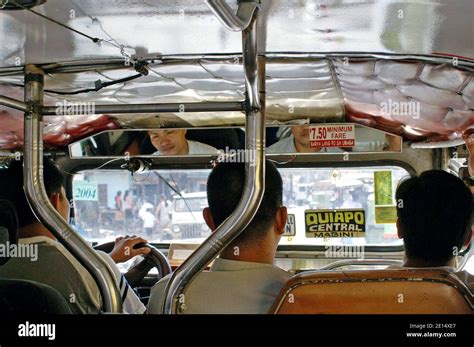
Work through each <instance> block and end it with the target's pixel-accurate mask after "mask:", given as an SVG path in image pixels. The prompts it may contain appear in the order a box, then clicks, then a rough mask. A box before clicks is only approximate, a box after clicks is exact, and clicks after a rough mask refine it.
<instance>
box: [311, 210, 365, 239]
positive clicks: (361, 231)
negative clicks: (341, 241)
mask: <svg viewBox="0 0 474 347" xmlns="http://www.w3.org/2000/svg"><path fill="white" fill-rule="evenodd" d="M304 219H305V230H306V237H322V238H329V237H365V210H364V209H341V210H306V211H304Z"/></svg>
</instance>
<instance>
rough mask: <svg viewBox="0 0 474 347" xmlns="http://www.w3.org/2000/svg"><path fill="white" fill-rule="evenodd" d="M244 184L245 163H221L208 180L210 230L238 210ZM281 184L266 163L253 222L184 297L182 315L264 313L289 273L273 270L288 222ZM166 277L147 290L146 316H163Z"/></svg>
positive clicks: (200, 276) (205, 211) (274, 170)
mask: <svg viewBox="0 0 474 347" xmlns="http://www.w3.org/2000/svg"><path fill="white" fill-rule="evenodd" d="M244 181H245V165H244V164H243V163H219V164H218V165H217V166H216V167H215V168H214V169H213V170H212V172H211V174H210V175H209V179H208V181H207V199H208V203H209V207H206V208H205V209H204V211H203V215H204V219H205V221H206V223H207V225H208V226H209V228H210V229H211V230H212V231H214V230H215V229H216V228H217V227H218V226H219V225H220V224H221V223H222V222H223V221H224V220H225V219H226V218H227V217H229V216H230V215H231V213H232V212H233V211H234V210H235V208H236V207H237V204H238V202H239V200H240V197H241V196H242V193H243V189H244ZM282 190H283V188H282V179H281V176H280V174H279V172H278V170H277V169H276V167H275V166H274V165H273V164H272V163H271V162H269V161H267V162H266V172H265V194H264V197H263V200H262V203H261V205H260V207H259V209H258V211H257V214H256V215H255V217H254V219H253V221H252V222H251V223H250V224H249V226H248V227H247V228H245V230H244V231H242V233H241V234H240V235H239V236H238V237H237V238H236V239H235V240H234V241H233V242H232V243H231V244H230V245H229V246H228V247H226V248H225V249H224V250H223V251H222V252H221V254H220V256H219V258H217V259H216V260H215V261H214V263H213V264H212V266H211V269H210V271H208V272H202V273H200V274H199V275H198V276H197V277H196V278H195V279H194V281H193V282H192V283H191V284H190V286H189V287H188V289H187V291H186V293H185V305H186V310H185V311H184V312H183V313H224V314H225V313H267V312H268V310H269V308H270V306H271V305H272V303H273V301H274V300H275V299H276V296H277V295H278V293H279V291H280V289H281V288H282V286H283V285H284V284H285V283H286V281H287V280H288V279H289V278H290V274H289V273H288V272H286V271H284V270H282V269H280V268H278V267H276V266H275V265H273V262H274V259H275V253H276V250H277V246H278V243H279V241H280V238H281V235H282V234H283V232H284V228H285V223H286V216H287V212H286V207H284V206H282ZM168 281H169V276H167V277H165V278H163V279H161V280H160V281H159V282H158V283H157V284H155V286H154V287H153V288H152V290H151V296H150V301H149V303H148V313H154V314H159V313H162V307H163V299H164V293H165V288H166V285H167V283H168Z"/></svg>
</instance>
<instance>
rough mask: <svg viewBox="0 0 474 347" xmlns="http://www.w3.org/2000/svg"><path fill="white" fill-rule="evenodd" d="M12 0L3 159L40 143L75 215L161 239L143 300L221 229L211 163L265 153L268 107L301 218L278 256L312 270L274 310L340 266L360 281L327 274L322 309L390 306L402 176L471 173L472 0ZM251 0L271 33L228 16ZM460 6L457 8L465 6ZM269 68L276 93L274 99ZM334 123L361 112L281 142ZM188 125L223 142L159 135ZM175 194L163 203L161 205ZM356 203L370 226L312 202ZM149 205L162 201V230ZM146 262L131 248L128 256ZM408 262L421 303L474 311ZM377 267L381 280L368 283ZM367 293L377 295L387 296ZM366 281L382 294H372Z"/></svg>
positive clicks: (439, 278) (464, 254) (80, 227)
mask: <svg viewBox="0 0 474 347" xmlns="http://www.w3.org/2000/svg"><path fill="white" fill-rule="evenodd" d="M4 3H5V5H4V7H3V8H1V7H0V20H1V25H0V34H1V36H2V41H1V45H2V50H1V51H0V56H1V59H0V61H1V62H0V64H1V66H0V149H1V151H2V152H1V165H2V167H3V168H7V167H8V165H9V162H11V161H12V160H15V159H16V158H18V157H19V156H24V155H25V152H26V151H29V150H31V151H38V152H34V153H35V155H36V156H38V155H39V154H41V155H42V154H43V153H44V155H46V156H48V157H50V158H52V159H53V160H54V161H55V163H56V164H57V165H58V166H59V167H60V169H61V171H62V172H63V173H64V175H65V177H66V181H65V186H66V193H67V195H68V198H69V199H70V201H71V220H70V221H68V222H69V223H70V224H71V225H72V227H73V229H72V230H73V232H74V233H75V234H76V235H77V237H80V238H83V239H85V240H86V241H87V242H88V243H89V244H90V245H91V246H93V247H99V248H101V249H105V250H106V249H108V248H110V245H111V242H112V241H114V239H115V238H116V237H118V236H121V235H122V236H123V235H126V234H128V235H131V234H135V235H139V236H142V237H144V238H146V239H147V240H148V241H149V242H150V244H151V245H152V246H153V247H154V248H155V249H156V250H158V252H157V254H155V256H156V258H155V259H153V261H152V265H151V266H148V267H147V268H146V271H145V272H143V273H141V274H140V276H138V277H136V278H134V280H133V282H132V283H133V284H134V287H135V289H136V290H137V292H138V293H139V294H140V297H141V300H142V301H143V302H144V303H146V302H147V300H148V296H149V292H150V288H151V287H152V286H153V284H154V283H156V282H157V281H158V280H159V279H160V278H161V277H163V275H166V274H167V273H168V272H170V271H176V269H178V268H179V267H180V266H181V265H182V264H183V263H185V261H186V259H188V258H189V257H190V256H191V255H192V254H193V252H195V251H196V249H198V248H199V247H200V246H201V245H202V244H203V243H205V242H207V241H208V239H209V238H210V236H211V233H210V231H209V229H208V228H207V226H206V225H205V223H204V220H203V217H202V209H203V208H204V207H206V206H207V201H206V195H205V192H206V180H207V177H208V175H209V172H210V170H211V169H212V167H213V165H216V163H217V162H218V161H219V158H221V159H222V158H227V159H229V158H232V157H234V158H235V156H237V155H239V154H241V153H247V154H248V153H250V152H251V153H253V154H255V153H256V152H255V151H256V149H255V148H254V149H252V150H253V151H254V152H252V151H249V152H246V150H248V149H249V148H248V146H249V142H251V141H249V140H248V139H249V138H252V136H257V135H256V134H255V132H252V131H249V129H250V130H254V129H252V128H250V126H249V124H248V123H249V119H250V118H249V117H250V115H252V114H254V113H260V114H261V116H262V117H264V118H263V119H264V129H263V130H262V136H264V138H265V145H266V154H265V156H266V158H267V159H269V160H271V161H272V162H274V163H275V165H276V166H277V167H278V169H279V171H280V173H281V175H282V179H283V186H284V192H283V193H284V194H283V200H284V201H283V202H284V205H285V206H287V208H288V215H289V217H288V221H287V227H286V231H285V234H284V236H283V237H282V239H281V242H280V245H279V247H278V251H277V255H276V260H275V264H276V265H278V266H280V267H281V268H283V269H285V270H288V271H290V272H291V273H292V274H294V275H298V276H300V277H297V278H296V279H293V281H294V282H292V283H289V284H288V286H287V288H289V289H288V290H287V291H284V292H283V293H282V298H279V299H278V300H277V302H276V303H275V305H274V308H273V312H280V313H292V312H293V311H292V310H295V312H296V313H305V312H306V311H305V310H304V308H302V307H299V308H298V307H296V306H291V307H286V306H285V295H286V296H287V295H290V294H291V292H290V291H291V290H301V291H303V292H304V291H305V290H308V292H307V293H306V294H307V296H308V299H307V300H308V301H307V302H309V303H310V304H311V305H313V304H314V305H323V303H321V302H317V303H313V302H312V301H311V300H312V299H311V297H313V298H314V292H312V291H311V290H310V289H308V287H305V288H303V289H298V288H300V287H297V286H296V287H295V283H300V282H304V281H307V282H308V281H309V282H311V283H318V281H319V282H321V283H323V282H324V281H328V282H330V283H334V282H335V281H336V282H337V281H340V280H341V278H342V279H344V278H346V279H347V278H350V279H351V280H350V281H349V282H350V283H345V284H346V285H347V288H343V287H342V286H341V288H342V289H341V292H340V296H339V297H338V296H337V295H336V296H334V295H333V291H332V290H331V289H327V288H326V289H323V290H322V293H323V295H325V297H326V298H328V299H327V301H326V302H325V303H324V305H326V306H327V307H326V308H324V309H321V311H317V312H321V313H326V312H339V311H338V310H340V307H341V306H345V307H349V306H350V307H354V309H353V311H351V312H350V313H357V312H361V311H363V312H369V313H370V312H372V311H373V312H376V311H377V306H380V305H379V304H380V302H384V300H385V299H384V298H386V296H387V295H396V294H394V293H397V292H396V291H394V290H395V289H394V288H400V287H396V286H395V285H394V286H392V287H390V285H389V284H387V283H386V282H387V281H385V282H384V283H382V284H381V286H380V287H378V286H377V285H378V284H379V283H378V282H377V281H368V280H367V279H370V278H371V276H377V275H379V276H382V277H383V276H388V277H389V278H395V277H396V275H395V274H393V273H392V274H389V275H387V274H386V273H385V274H383V270H384V269H385V268H387V267H388V266H393V265H401V264H402V261H403V258H404V248H403V242H402V241H401V240H400V239H399V238H398V237H397V229H396V225H395V222H396V209H395V203H396V202H395V197H394V194H395V189H396V187H397V184H398V182H399V181H400V180H402V179H403V178H404V177H407V176H410V175H417V174H420V173H421V172H423V171H425V170H429V169H443V170H447V171H449V172H451V173H452V174H454V175H458V176H461V177H462V176H463V175H464V176H466V172H467V167H468V157H469V152H468V149H467V147H466V145H465V144H464V141H463V138H462V136H463V134H464V133H467V132H469V131H471V130H472V129H474V128H473V127H474V78H473V71H474V60H473V59H472V58H469V57H472V56H473V51H472V42H473V33H472V23H471V21H472V15H473V8H472V3H471V2H470V0H460V1H455V2H451V1H449V2H442V3H441V2H439V1H435V0H429V1H424V2H422V3H421V2H420V3H417V2H406V1H395V0H394V1H335V0H334V1H322V2H321V1H310V0H308V1H294V2H286V1H275V0H272V1H256V2H252V1H251V2H245V1H241V2H238V1H227V2H222V1H212V0H210V1H207V2H206V3H207V4H206V3H205V2H202V3H201V2H198V1H160V2H156V1H149V2H147V1H145V2H133V1H123V2H122V1H117V2H115V1H114V2H113V5H110V4H106V3H105V2H104V1H77V0H69V1H54V0H47V1H44V0H43V1H36V2H35V1H20V0H18V1H9V2H4ZM33 3H35V4H34V5H35V6H33V5H32V4H33ZM249 4H250V5H252V4H253V5H254V6H257V8H258V10H257V11H256V12H251V14H250V17H251V19H249V21H250V24H249V25H250V26H254V28H253V29H252V30H254V31H255V33H253V32H252V30H247V29H245V30H244V34H242V32H239V31H231V30H228V28H226V25H224V24H225V23H224V24H223V23H221V19H219V13H221V12H219V10H216V8H218V7H219V6H226V7H227V8H230V9H231V12H233V13H235V12H236V11H237V9H238V8H239V9H241V10H239V12H238V15H240V17H239V18H240V19H241V21H243V20H242V18H244V15H246V14H247V15H249V14H248V13H246V11H250V10H249V9H248V8H247V7H246V6H250V5H249ZM207 5H209V6H207ZM229 6H230V7H229ZM15 7H16V8H15ZM32 11H34V12H36V13H34V12H32ZM452 11H457V15H456V16H455V17H453V16H449V15H448V14H449V13H450V12H452ZM367 13H370V15H366V14H367ZM221 14H222V13H221ZM40 15H41V16H40ZM44 16H46V17H48V18H50V19H51V18H52V19H55V20H57V21H59V22H61V23H63V24H67V25H68V26H69V27H71V28H74V29H76V30H78V31H80V32H81V33H87V35H88V37H86V36H84V35H83V34H78V33H76V32H73V31H71V30H70V29H67V28H64V27H61V26H58V24H57V23H54V22H52V21H51V20H49V19H45V18H44ZM354 18H357V19H354ZM224 22H225V21H224ZM252 23H253V24H252ZM227 26H230V27H232V25H230V24H229V23H227ZM440 26H441V28H443V30H439V27H440ZM170 28H173V29H172V30H170ZM454 32H457V34H456V35H455V34H454ZM459 33H463V35H458V34H459ZM253 34H255V38H254V39H255V40H256V41H257V43H256V45H257V46H256V48H257V49H256V51H257V52H258V53H257V52H255V56H254V57H253V58H254V59H255V61H254V63H255V62H257V60H258V64H253V65H252V64H251V63H252V61H251V58H249V57H248V56H245V55H246V54H249V56H251V54H252V53H249V51H251V49H248V47H249V46H248V45H252V42H250V43H249V42H245V40H247V39H248V37H249V36H251V35H253ZM243 41H244V48H247V50H245V49H244V52H246V53H245V54H243V53H242V51H243V48H242V42H243ZM249 41H252V40H249ZM257 56H258V59H257ZM249 66H250V68H249ZM25 67H27V68H25ZM252 68H253V69H255V70H254V71H253V72H254V73H256V74H258V76H259V78H260V80H259V81H260V82H259V83H260V88H263V91H264V93H263V95H264V96H263V102H261V103H260V104H259V105H258V107H257V108H254V106H255V105H254V104H253V103H255V100H254V99H252V97H251V94H252V93H253V91H252V90H251V88H252V87H255V86H252V83H251V81H252V80H251V79H250V78H249V76H251V75H252V74H251V73H249V72H248V70H249V69H252ZM25 69H26V71H33V72H34V73H35V74H40V75H41V76H42V78H43V79H44V91H43V92H44V95H41V97H40V98H39V99H35V98H34V97H33V98H31V97H30V98H29V99H28V97H29V96H28V93H30V94H34V93H33V92H32V91H31V90H32V89H34V88H30V90H29V91H28V92H27V91H25V90H26V89H27V88H28V86H27V83H30V82H31V81H29V80H27V79H26V78H25ZM28 69H31V70H28ZM38 70H39V71H40V72H38ZM246 73H248V75H246ZM254 77H255V76H254ZM254 80H255V78H254ZM249 81H250V82H249ZM31 83H35V81H33V82H31ZM262 84H263V87H262ZM260 92H262V90H260ZM24 95H25V97H26V99H25V101H23V98H24ZM257 95H258V93H257ZM260 95H262V93H261V94H260ZM34 103H37V106H34V107H33V108H32V107H30V106H31V105H32V104H34ZM257 104H258V103H257ZM153 105H154V106H153ZM25 112H26V114H29V113H30V114H32V113H35V112H37V113H39V115H40V116H39V117H38V119H37V120H38V123H37V124H39V127H40V130H38V131H39V133H40V136H39V137H38V138H37V139H36V140H38V141H41V143H42V144H43V145H42V146H37V145H35V146H33V145H32V143H33V144H35V143H34V142H32V141H33V140H32V138H30V139H28V138H27V137H28V136H29V135H28V134H30V133H31V129H32V128H31V124H30V125H28V126H27V127H26V129H27V130H24V128H25V126H24V124H26V123H25V116H24V114H25ZM32 124H34V123H32ZM331 126H332V127H337V126H346V128H347V126H348V127H349V128H348V129H350V130H349V131H347V130H346V131H345V135H342V136H349V138H351V136H352V137H353V138H354V139H355V142H354V143H349V142H347V143H346V142H338V143H337V144H336V145H335V144H334V143H332V144H326V145H327V146H329V147H331V148H337V150H335V151H327V152H324V151H321V152H308V153H302V152H298V151H282V150H279V151H276V152H275V151H272V150H271V147H272V145H275V144H276V143H277V142H278V141H281V140H283V139H288V138H290V137H291V136H294V135H292V129H300V128H304V129H306V130H307V132H306V133H305V135H304V136H306V139H308V138H312V137H311V136H317V135H318V134H317V131H318V129H326V130H327V129H328V128H329V127H331ZM318 127H319V128H318ZM308 129H309V130H308ZM311 129H313V130H314V131H315V132H316V134H313V135H311V131H313V130H311ZM176 130H178V131H182V130H186V139H187V140H188V141H196V142H199V143H204V144H207V145H209V146H212V147H214V148H215V149H216V150H219V152H218V153H217V154H216V153H215V152H212V153H204V154H203V153H201V154H188V155H181V154H179V155H166V154H165V155H161V154H160V155H158V154H157V152H156V151H157V148H156V146H154V145H153V141H152V140H151V139H150V136H151V135H150V134H151V133H153V132H157V131H161V132H167V133H172V132H173V131H176ZM326 130H324V131H326ZM24 131H25V132H24ZM28 131H30V133H29V132H28ZM343 132H344V131H343ZM347 134H349V135H347ZM27 135H28V136H27ZM260 139H261V138H260ZM314 139H316V137H314ZM26 144H28V146H29V147H28V146H26ZM38 147H41V148H39V149H38ZM329 147H328V148H329ZM39 151H41V152H39ZM257 151H258V150H257ZM467 181H469V179H468V180H467ZM381 191H383V194H381V193H380V192H381ZM119 192H120V194H119ZM126 194H127V196H128V198H129V199H130V200H129V201H128V200H127V201H126V197H125V195H126ZM117 196H120V198H119V201H120V202H121V203H119V204H118V203H117ZM125 204H128V206H127V207H125V206H124V205H125ZM119 205H120V206H119ZM163 205H166V209H165V210H164V212H163V208H162V209H161V211H160V212H157V208H158V207H159V206H161V207H162V206H163ZM354 209H356V210H357V209H358V210H362V211H363V213H364V218H365V230H364V232H362V233H346V234H340V235H336V234H330V233H327V234H321V233H319V234H318V233H312V232H309V231H308V225H307V224H308V220H307V218H306V215H305V214H306V212H307V211H313V210H341V211H344V210H354ZM126 210H128V211H126ZM145 213H152V214H153V215H155V216H157V215H158V214H160V213H161V219H160V221H156V222H155V223H154V226H153V227H152V228H147V230H145V227H144V218H142V217H143V215H144V214H145ZM150 229H151V230H150ZM59 240H60V241H62V242H63V241H64V242H68V241H67V240H66V241H65V240H62V239H59ZM104 244H105V246H104ZM101 245H102V246H101ZM473 252H474V251H473V250H472V249H471V248H467V249H463V250H462V251H461V252H460V253H459V255H458V268H459V269H463V270H466V271H468V272H470V273H474V257H473ZM216 255H217V254H216ZM161 256H164V259H165V260H163V258H160V257H161ZM140 261H142V259H132V260H131V261H130V262H127V263H126V264H123V265H122V266H121V270H123V272H124V273H125V272H127V271H128V270H129V269H130V268H133V267H136V266H137V264H138V263H139V262H140ZM168 266H170V267H168ZM204 270H205V269H204ZM321 270H324V271H321ZM308 271H309V272H308ZM380 271H382V272H381V273H380ZM64 275H65V276H67V274H64ZM351 276H352V277H351ZM404 276H405V277H403V278H402V279H401V280H400V281H399V282H397V284H396V285H397V286H402V287H403V286H406V289H405V290H413V291H415V292H416V291H418V292H420V293H423V292H427V291H429V292H432V293H435V294H436V295H434V297H435V299H434V300H435V301H436V302H437V303H438V305H437V306H435V307H433V306H430V305H429V304H428V305H426V307H425V306H424V307H421V308H420V310H421V311H420V312H434V311H436V310H437V309H438V310H445V312H460V313H466V312H472V307H473V306H472V305H473V301H472V298H470V299H469V300H470V301H469V300H468V299H467V298H466V292H465V291H464V289H463V290H461V289H462V288H461V289H459V286H460V284H459V283H458V282H456V281H455V280H453V279H451V278H446V277H443V275H442V274H438V273H428V274H423V273H418V274H412V277H411V278H412V279H413V278H417V276H419V278H423V279H424V280H423V284H422V285H421V286H418V287H416V288H412V285H413V281H410V276H408V275H406V274H405V275H404ZM379 278H380V277H379ZM298 281H299V282H298ZM342 282H344V281H342ZM367 282H370V283H369V284H370V285H372V286H373V287H368V288H369V289H366V287H364V288H365V289H361V288H363V287H361V286H363V285H364V284H365V285H366V284H367ZM358 285H359V286H358ZM383 285H385V286H387V287H386V288H385V287H383ZM295 288H296V289H295ZM404 288H405V287H404ZM318 290H320V289H318ZM364 291H365V293H367V292H371V293H374V294H373V297H372V299H370V298H369V299H367V295H366V294H364V293H363V292H364ZM344 293H347V295H346V296H344V297H343V295H345V294H344ZM354 293H357V295H360V297H359V296H354V295H356V294H354ZM306 294H305V293H303V295H306ZM351 295H352V296H351ZM364 295H365V298H366V299H367V300H362V299H360V298H361V297H364ZM420 295H422V294H420ZM471 295H472V294H471ZM351 298H352V299H351ZM449 298H451V299H449ZM351 300H352V301H351ZM356 301H357V302H360V303H361V304H360V305H362V306H363V305H366V306H365V311H364V309H363V308H361V307H355V306H351V304H353V303H354V302H356ZM341 302H342V303H341ZM331 305H332V306H331ZM469 305H470V306H469ZM303 306H305V305H303ZM356 306H357V305H356ZM331 307H332V308H331ZM334 307H336V308H334ZM326 309H327V311H325V310H326ZM298 310H299V311H298ZM371 310H372V311H371ZM423 310H424V311H423ZM306 313H307V312H306ZM311 313H315V311H311ZM392 313H400V312H397V311H392ZM401 313H407V312H401ZM408 313H412V312H408ZM415 313H416V312H415Z"/></svg>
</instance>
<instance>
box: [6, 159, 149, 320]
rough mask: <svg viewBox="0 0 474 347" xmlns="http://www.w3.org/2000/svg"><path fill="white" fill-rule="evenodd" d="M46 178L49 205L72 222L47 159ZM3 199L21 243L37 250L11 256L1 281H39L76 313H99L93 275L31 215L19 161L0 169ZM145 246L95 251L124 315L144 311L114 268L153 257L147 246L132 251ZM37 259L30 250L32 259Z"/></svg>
mask: <svg viewBox="0 0 474 347" xmlns="http://www.w3.org/2000/svg"><path fill="white" fill-rule="evenodd" d="M43 176H44V184H45V188H46V192H47V194H48V196H49V198H50V201H51V204H52V205H53V206H54V208H55V209H56V210H57V211H58V212H59V214H60V215H61V216H62V217H63V218H64V219H65V220H68V219H69V202H68V200H67V198H66V194H65V191H64V187H63V186H62V183H63V181H64V177H63V176H62V174H61V172H60V171H59V170H58V169H57V167H56V166H55V165H54V164H53V163H52V161H50V160H48V159H47V158H45V159H44V167H43ZM0 198H2V199H6V200H9V201H11V202H12V203H13V204H14V205H15V207H16V209H17V211H18V220H19V230H18V237H19V240H18V243H19V244H23V245H29V246H30V248H29V249H36V250H37V251H36V256H34V257H12V258H11V259H10V261H9V262H8V263H7V264H5V265H4V266H1V267H0V277H3V278H17V279H25V280H31V281H36V282H40V283H43V284H46V285H49V286H51V287H53V288H55V289H56V290H58V291H59V292H60V293H61V294H62V295H63V297H64V298H65V299H66V301H67V302H68V304H69V306H70V307H71V310H72V312H73V313H86V314H87V313H99V312H100V311H101V299H100V291H99V288H98V287H97V284H96V282H95V281H94V279H93V278H92V276H91V275H90V273H89V272H88V271H87V270H86V269H85V268H84V267H83V266H82V265H81V264H80V263H79V261H78V260H77V259H75V258H74V256H73V255H72V254H71V253H70V252H69V251H68V250H67V249H66V248H65V247H64V246H63V245H62V244H61V243H59V242H58V241H57V240H56V238H55V237H54V235H53V234H52V233H51V232H50V231H49V230H48V229H47V228H46V227H44V226H43V225H42V224H41V223H40V222H39V221H38V220H37V219H36V217H35V215H34V214H33V212H32V210H31V208H30V206H29V205H28V201H27V199H26V196H25V194H24V192H23V169H22V163H21V162H20V161H16V162H12V164H11V166H10V168H8V169H4V170H0ZM146 242H147V241H146V240H144V239H142V238H139V237H125V238H122V237H120V238H117V240H116V241H115V246H114V249H113V250H112V252H111V253H110V254H107V253H104V252H101V251H97V252H98V254H99V255H100V256H101V257H102V258H103V259H104V260H105V261H106V262H107V263H108V264H109V266H110V267H111V269H112V270H113V272H114V274H115V277H116V281H117V285H118V287H119V289H120V292H121V295H122V301H123V312H124V313H137V314H141V313H144V312H145V310H146V308H145V306H144V305H143V304H142V303H141V301H140V299H139V298H138V297H137V295H136V294H135V292H134V291H133V290H132V289H131V288H130V287H129V285H128V283H127V281H126V279H125V278H124V277H123V275H122V274H121V273H120V270H119V269H118V267H117V265H116V263H119V262H125V261H127V260H129V259H131V258H133V257H134V256H136V255H138V254H147V253H149V252H150V249H149V248H148V247H142V248H138V249H134V248H133V246H134V245H136V244H138V243H146ZM32 247H34V248H32ZM32 254H35V251H31V252H30V255H32Z"/></svg>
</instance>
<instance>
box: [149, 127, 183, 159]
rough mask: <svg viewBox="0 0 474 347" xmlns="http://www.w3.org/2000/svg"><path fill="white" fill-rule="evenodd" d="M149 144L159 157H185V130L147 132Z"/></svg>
mask: <svg viewBox="0 0 474 347" xmlns="http://www.w3.org/2000/svg"><path fill="white" fill-rule="evenodd" d="M148 134H149V136H150V140H151V143H152V144H153V146H154V147H155V148H156V149H157V151H158V152H159V153H156V154H160V155H187V154H188V152H189V149H188V142H187V141H186V129H169V130H153V131H149V132H148Z"/></svg>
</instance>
